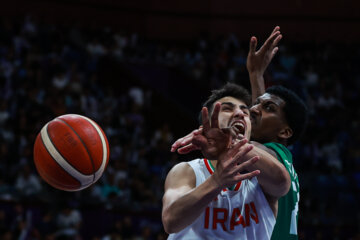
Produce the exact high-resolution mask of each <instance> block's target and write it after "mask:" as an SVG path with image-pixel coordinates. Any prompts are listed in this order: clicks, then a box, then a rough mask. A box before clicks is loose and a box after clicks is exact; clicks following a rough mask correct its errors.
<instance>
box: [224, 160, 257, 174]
mask: <svg viewBox="0 0 360 240" xmlns="http://www.w3.org/2000/svg"><path fill="white" fill-rule="evenodd" d="M259 159H260V158H259V156H255V157H252V158H250V159H247V160H246V161H245V162H243V163H241V164H239V165H235V166H234V167H232V171H231V173H232V174H236V173H240V172H243V171H246V170H247V169H248V168H249V167H250V166H251V165H253V164H254V163H256V162H257V161H258V160H259Z"/></svg>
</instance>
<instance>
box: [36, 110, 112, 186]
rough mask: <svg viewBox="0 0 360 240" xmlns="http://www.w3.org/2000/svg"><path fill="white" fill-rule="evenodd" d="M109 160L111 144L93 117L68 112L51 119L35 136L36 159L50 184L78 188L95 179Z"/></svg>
mask: <svg viewBox="0 0 360 240" xmlns="http://www.w3.org/2000/svg"><path fill="white" fill-rule="evenodd" d="M108 161H109V144H108V141H107V139H106V136H105V134H104V132H103V130H102V129H101V128H100V127H99V125H97V124H96V123H95V122H94V121H93V120H91V119H89V118H87V117H84V116H81V115H76V114H67V115H62V116H60V117H57V118H55V119H54V120H52V121H50V122H48V123H47V124H46V125H45V126H44V127H43V128H42V129H41V131H40V133H39V134H38V136H37V137H36V141H35V145H34V162H35V165H36V169H37V171H38V172H39V174H40V176H41V177H42V178H43V179H44V180H45V181H46V182H47V183H49V184H50V185H51V186H53V187H55V188H57V189H61V190H65V191H79V190H82V189H84V188H86V187H88V186H90V185H91V184H93V183H95V182H96V181H97V180H98V179H99V178H100V177H101V175H102V174H103V172H104V170H105V168H106V166H107V164H108Z"/></svg>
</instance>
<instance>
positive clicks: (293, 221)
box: [264, 142, 300, 240]
mask: <svg viewBox="0 0 360 240" xmlns="http://www.w3.org/2000/svg"><path fill="white" fill-rule="evenodd" d="M264 145H265V146H266V147H267V148H270V149H271V150H273V151H274V152H276V155H277V158H278V160H279V161H280V162H281V163H282V164H283V165H284V166H285V168H286V170H287V171H288V172H289V174H290V178H291V187H290V190H289V192H288V193H287V194H286V195H285V196H283V197H281V198H280V199H279V203H278V214H277V218H276V224H275V227H274V231H273V233H272V236H271V239H272V240H292V239H298V235H297V223H298V211H299V200H300V185H299V179H298V176H297V174H296V172H295V169H294V166H293V162H292V155H291V153H290V151H289V150H288V149H287V148H286V147H285V146H284V145H282V144H280V143H274V142H271V143H265V144H264Z"/></svg>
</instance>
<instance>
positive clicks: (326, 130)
mask: <svg viewBox="0 0 360 240" xmlns="http://www.w3.org/2000/svg"><path fill="white" fill-rule="evenodd" d="M270 30H271V29H269V31H270ZM284 34H285V36H286V33H284ZM247 50H248V42H247V40H246V39H245V40H242V41H240V40H239V39H238V38H237V37H236V36H235V35H232V34H229V35H226V36H219V37H213V36H210V35H207V34H201V35H200V36H199V37H198V38H196V39H193V40H192V41H189V42H186V43H184V42H182V43H179V42H174V41H173V42H171V41H166V42H163V41H155V40H153V39H145V38H144V37H141V36H138V35H137V34H132V33H125V32H121V31H115V30H113V29H111V28H108V27H91V26H84V25H81V24H80V23H74V24H73V25H71V26H68V25H61V24H50V23H46V22H43V21H40V20H39V19H36V18H33V17H30V16H27V17H24V18H17V19H6V18H3V19H1V22H0V200H1V201H0V238H1V239H94V240H95V239H99V240H108V239H109V240H110V239H139V240H142V239H144V240H145V239H165V238H166V234H165V233H164V231H163V229H162V225H161V215H160V212H161V198H162V194H163V184H164V180H165V179H164V178H165V176H166V174H167V171H168V170H169V169H170V168H171V167H172V166H173V165H174V164H176V163H177V162H179V161H180V160H183V159H182V158H181V157H180V156H178V155H177V154H171V153H170V151H169V149H170V146H171V144H172V143H173V141H174V140H176V138H178V137H181V136H182V135H184V134H186V133H187V132H176V131H175V130H174V129H176V127H177V125H178V124H185V125H186V124H188V125H189V129H188V131H190V130H192V128H193V127H194V126H192V125H191V123H182V122H181V121H179V122H170V121H169V120H168V118H167V117H166V113H167V111H168V109H169V108H170V107H171V108H175V113H176V106H177V105H176V104H177V103H178V104H179V106H180V105H181V103H180V101H181V100H179V99H169V98H171V97H168V99H167V98H164V99H163V101H160V103H159V101H157V102H156V104H155V101H156V100H155V99H156V98H158V97H159V95H160V98H161V96H162V97H164V96H166V93H164V94H163V95H161V92H159V89H155V87H152V85H151V83H150V84H144V81H145V80H143V79H141V75H140V76H139V75H138V76H137V77H133V76H132V75H131V74H129V72H130V73H131V71H133V69H134V68H131V69H127V67H126V66H128V65H127V64H132V66H135V70H136V66H138V67H139V69H141V66H144V65H149V64H150V65H151V66H153V65H155V66H158V67H159V68H158V75H156V76H155V77H157V78H161V76H162V75H164V74H162V71H163V72H166V69H168V68H169V67H170V68H175V69H177V70H178V71H181V72H182V73H183V74H184V76H185V79H184V81H185V82H186V83H191V84H194V85H197V86H201V87H203V88H204V89H207V90H210V89H213V88H217V87H219V86H221V85H222V84H224V83H226V82H229V81H230V82H235V83H238V84H241V85H244V86H246V87H249V83H248V76H247V71H246V66H245V64H246V56H247ZM359 60H360V48H359V47H358V46H356V45H350V44H340V43H316V42H315V43H314V42H312V43H296V44H295V43H288V42H286V41H284V42H282V43H281V46H280V51H279V53H278V56H277V57H276V58H275V59H274V60H273V63H272V64H271V66H270V67H269V69H268V71H267V73H266V76H265V79H266V84H267V85H268V86H270V85H273V84H281V85H284V86H287V87H289V88H291V89H293V90H295V91H296V92H297V93H298V94H299V95H300V96H301V97H302V98H303V99H305V101H306V102H307V104H308V106H309V111H310V115H311V118H310V123H309V126H308V129H307V131H306V133H305V136H304V137H303V139H302V140H301V141H299V142H298V143H296V144H295V145H293V146H292V147H291V151H292V152H293V155H294V165H295V168H296V169H297V172H298V175H299V180H300V185H301V200H300V215H299V236H300V239H351V238H352V239H356V237H358V238H360V209H359V206H358V204H357V203H358V202H359V201H360V191H359V190H360V148H359V147H358V146H359V144H360V134H359V133H360V131H359V130H360V125H359V119H360V108H358V107H357V106H356V105H357V103H359V102H360V99H359V98H360V97H359V96H360V95H359V90H360V71H359V68H358V67H357V63H358V61H359ZM120 66H121V67H120ZM162 69H163V70H162ZM168 84H169V85H173V86H175V87H176V86H177V85H180V84H182V83H179V82H176V81H174V82H171V83H168ZM184 94H185V95H186V93H184ZM205 97H206V96H204V99H205ZM169 103H172V105H171V106H170V105H169ZM158 104H160V106H159V105H158ZM197 104H199V110H200V103H197ZM155 105H156V107H155ZM67 113H77V114H82V115H85V116H88V117H90V118H92V119H93V120H95V121H96V122H97V123H98V124H99V125H100V126H101V127H102V128H103V130H104V131H105V133H106V135H107V137H108V140H109V143H110V161H109V165H108V167H107V169H106V171H105V173H104V175H103V177H102V178H101V179H100V180H99V182H98V183H96V184H94V185H92V186H91V187H90V188H88V189H85V190H83V191H80V192H75V193H65V192H62V191H58V190H55V189H53V188H52V187H50V186H49V185H47V184H46V183H45V182H44V181H42V180H41V179H40V177H39V175H38V174H37V172H36V169H35V166H34V164H33V156H32V154H33V144H34V141H35V138H36V136H37V134H38V133H39V131H40V129H41V128H42V126H43V125H44V124H45V123H46V122H48V121H50V120H51V119H53V118H55V117H56V116H59V115H62V114H67ZM178 114H182V112H180V111H179V112H178ZM155 116H158V119H160V120H157V121H154V118H155ZM159 116H160V117H159ZM191 117H193V118H195V115H194V116H191Z"/></svg>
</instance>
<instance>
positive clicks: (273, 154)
mask: <svg viewBox="0 0 360 240" xmlns="http://www.w3.org/2000/svg"><path fill="white" fill-rule="evenodd" d="M251 144H252V145H254V146H256V147H257V148H260V149H261V150H264V151H265V152H267V153H269V154H271V155H272V156H273V157H275V158H277V157H278V156H277V154H276V152H275V151H274V150H273V149H272V148H270V147H268V146H266V145H265V144H261V143H258V142H254V141H251Z"/></svg>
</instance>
